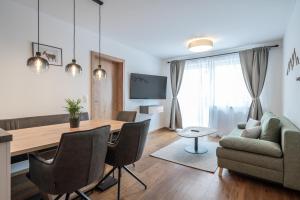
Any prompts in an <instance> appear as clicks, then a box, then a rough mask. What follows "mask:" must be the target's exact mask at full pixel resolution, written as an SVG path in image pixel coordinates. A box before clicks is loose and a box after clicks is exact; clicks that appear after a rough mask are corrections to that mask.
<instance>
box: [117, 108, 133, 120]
mask: <svg viewBox="0 0 300 200" xmlns="http://www.w3.org/2000/svg"><path fill="white" fill-rule="evenodd" d="M135 118H136V111H120V112H119V113H118V115H117V120H119V121H123V122H134V121H135Z"/></svg>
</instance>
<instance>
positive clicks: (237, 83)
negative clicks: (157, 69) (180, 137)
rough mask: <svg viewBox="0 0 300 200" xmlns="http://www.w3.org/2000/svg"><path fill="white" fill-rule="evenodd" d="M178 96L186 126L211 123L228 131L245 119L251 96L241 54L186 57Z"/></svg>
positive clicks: (208, 125) (214, 126) (208, 124)
mask: <svg viewBox="0 0 300 200" xmlns="http://www.w3.org/2000/svg"><path fill="white" fill-rule="evenodd" d="M178 99H179V103H180V108H181V112H182V118H183V126H184V127H187V126H205V127H212V128H216V129H218V130H219V132H220V133H222V134H224V133H225V134H226V133H228V132H230V131H231V130H232V129H233V128H234V127H235V126H236V124H237V123H238V122H241V121H246V119H247V114H248V110H249V106H250V103H251V98H250V95H249V93H248V91H247V88H246V85H245V82H244V78H243V74H242V69H241V65H240V59H239V55H238V54H230V55H225V56H217V57H211V58H204V59H197V60H191V61H187V62H186V66H185V71H184V75H183V80H182V85H181V89H180V92H179V95H178Z"/></svg>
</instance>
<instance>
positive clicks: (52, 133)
mask: <svg viewBox="0 0 300 200" xmlns="http://www.w3.org/2000/svg"><path fill="white" fill-rule="evenodd" d="M124 123H125V122H122V121H116V120H88V121H81V122H80V127H79V128H70V124H69V123H64V124H55V125H50V126H40V127H33V128H25V129H18V130H11V131H7V132H8V133H9V134H11V135H12V137H13V140H12V141H11V148H10V152H11V156H16V155H21V154H25V153H30V152H34V151H38V150H42V149H47V148H49V147H54V146H57V145H58V144H59V141H60V138H61V135H62V134H63V133H68V132H75V131H84V130H90V129H94V128H97V127H101V126H106V125H110V126H111V132H114V131H118V130H120V129H121V127H122V125H123V124H124Z"/></svg>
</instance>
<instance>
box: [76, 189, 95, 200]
mask: <svg viewBox="0 0 300 200" xmlns="http://www.w3.org/2000/svg"><path fill="white" fill-rule="evenodd" d="M75 193H76V194H77V195H78V196H79V197H81V198H82V199H84V200H91V199H90V198H89V197H88V196H87V195H86V194H84V193H83V192H81V191H79V190H77V191H75Z"/></svg>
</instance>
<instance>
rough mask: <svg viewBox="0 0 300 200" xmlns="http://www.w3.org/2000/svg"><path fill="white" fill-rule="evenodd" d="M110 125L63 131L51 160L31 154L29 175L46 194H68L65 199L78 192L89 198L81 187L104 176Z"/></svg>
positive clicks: (81, 195)
mask: <svg viewBox="0 0 300 200" xmlns="http://www.w3.org/2000/svg"><path fill="white" fill-rule="evenodd" d="M109 131H110V126H103V127H100V128H96V129H93V130H88V131H79V132H73V133H64V134H63V135H62V137H61V140H60V144H59V147H58V150H57V152H56V155H55V157H54V159H53V161H52V162H47V161H46V160H44V159H43V158H41V157H39V156H37V155H35V154H29V173H28V174H27V177H28V178H29V179H30V180H31V181H32V182H33V183H34V184H35V185H37V187H38V188H39V189H40V191H41V192H43V193H46V194H52V195H58V196H57V197H56V199H59V198H60V197H62V196H63V195H64V194H66V200H67V199H69V196H70V194H71V193H73V192H75V193H76V194H77V195H78V196H80V197H81V198H83V199H87V200H88V199H89V198H88V197H87V196H86V195H85V194H84V193H82V192H81V191H79V189H81V188H83V187H85V186H87V185H89V184H91V183H93V182H95V181H97V180H99V179H101V178H102V176H103V172H104V167H105V163H104V162H105V157H106V153H107V140H108V136H109Z"/></svg>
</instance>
